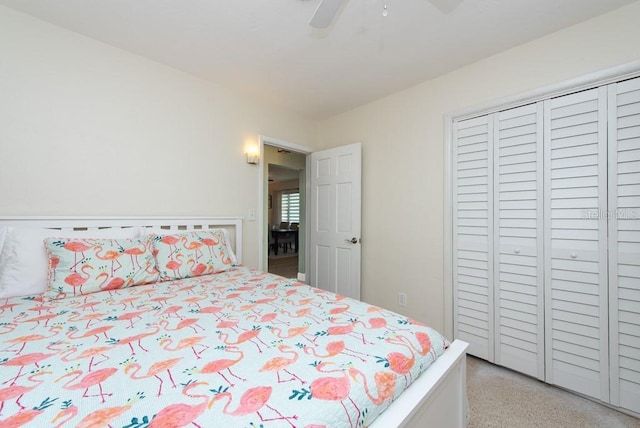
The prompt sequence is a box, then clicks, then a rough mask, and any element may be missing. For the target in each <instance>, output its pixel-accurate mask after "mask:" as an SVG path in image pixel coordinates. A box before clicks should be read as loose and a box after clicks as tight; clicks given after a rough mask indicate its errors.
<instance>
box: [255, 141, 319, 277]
mask: <svg viewBox="0 0 640 428" xmlns="http://www.w3.org/2000/svg"><path fill="white" fill-rule="evenodd" d="M258 139H259V144H260V159H261V160H262V162H258V210H257V211H258V217H257V220H258V270H261V271H264V270H266V269H265V268H266V267H267V266H268V264H267V258H268V253H266V252H265V248H268V242H267V241H266V239H267V238H268V236H267V234H266V230H267V227H268V225H267V224H266V223H265V222H266V219H267V217H268V213H267V210H268V207H267V205H266V203H265V200H266V198H265V195H264V188H265V169H266V168H268V167H267V165H265V162H264V146H265V144H266V145H268V146H272V147H278V148H281V149H287V150H291V151H292V152H297V153H301V154H303V155H305V157H306V161H305V175H306V180H305V192H306V194H307V195H308V194H309V191H310V190H311V187H310V184H309V178H310V177H311V175H310V171H309V167H310V159H309V155H310V154H311V153H312V152H313V150H312V149H311V148H309V147H307V146H303V145H300V144H296V143H291V142H289V141H285V140H280V139H278V138H274V137H269V136H267V135H259V136H258ZM305 208H306V209H305V219H304V221H305V224H308V223H309V198H306V201H305ZM304 241H305V252H304V253H305V254H304V255H305V260H304V265H305V270H307V269H308V266H309V264H308V262H309V228H308V227H305V240H304ZM298 279H299V280H301V281H304V280H305V278H300V277H299V278H298Z"/></svg>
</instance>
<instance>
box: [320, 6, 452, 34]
mask: <svg viewBox="0 0 640 428" xmlns="http://www.w3.org/2000/svg"><path fill="white" fill-rule="evenodd" d="M346 1H347V0H321V1H320V4H319V5H318V8H317V9H316V11H315V13H314V14H313V17H312V18H311V21H310V22H309V25H311V26H312V27H313V28H318V29H323V28H327V27H329V25H331V22H332V21H333V18H335V16H336V14H337V13H338V10H340V8H341V7H342V5H343V3H345V2H346ZM429 3H431V4H432V5H434V6H435V7H436V8H438V9H439V10H440V11H441V12H442V13H450V12H452V11H453V10H454V9H455V8H456V7H458V5H459V4H460V3H462V0H429ZM385 11H386V5H385Z"/></svg>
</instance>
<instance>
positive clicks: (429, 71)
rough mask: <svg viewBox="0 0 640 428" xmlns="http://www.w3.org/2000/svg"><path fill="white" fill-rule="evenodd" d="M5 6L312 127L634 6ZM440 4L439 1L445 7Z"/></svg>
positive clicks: (8, 0)
mask: <svg viewBox="0 0 640 428" xmlns="http://www.w3.org/2000/svg"><path fill="white" fill-rule="evenodd" d="M319 1H320V0H0V4H2V5H5V6H8V7H10V8H13V9H16V10H19V11H22V12H25V13H28V14H31V15H34V16H36V17H38V18H40V19H42V20H44V21H48V22H51V23H53V24H55V25H59V26H61V27H64V28H67V29H69V30H72V31H75V32H78V33H81V34H84V35H87V36H89V37H92V38H95V39H98V40H101V41H103V42H106V43H109V44H111V45H114V46H117V47H120V48H122V49H126V50H128V51H131V52H134V53H137V54H139V55H142V56H145V57H148V58H151V59H153V60H156V61H158V62H161V63H164V64H167V65H169V66H172V67H175V68H177V69H180V70H184V71H186V72H188V73H191V74H194V75H196V76H200V77H202V78H204V79H207V80H209V81H211V82H215V83H218V84H221V85H224V86H226V87H230V88H233V89H235V90H237V91H240V92H242V93H245V94H247V95H249V96H252V97H258V98H260V99H263V100H266V101H268V102H271V103H275V104H276V105H279V106H282V107H283V108H287V109H290V110H293V111H297V112H300V113H301V114H303V115H305V116H307V117H309V118H312V119H321V118H325V117H329V116H332V115H334V114H337V113H341V112H344V111H346V110H349V109H351V108H354V107H356V106H358V105H361V104H364V103H367V102H369V101H373V100H375V99H377V98H380V97H383V96H385V95H388V94H391V93H393V92H396V91H398V90H401V89H405V88H408V87H411V86H413V85H415V84H418V83H420V82H423V81H425V80H428V79H431V78H433V77H435V76H438V75H440V74H443V73H446V72H448V71H450V70H453V69H456V68H458V67H460V66H462V65H465V64H469V63H472V62H474V61H477V60H479V59H481V58H484V57H487V56H489V55H491V54H494V53H497V52H500V51H503V50H506V49H508V48H510V47H513V46H516V45H519V44H522V43H524V42H526V41H529V40H533V39H535V38H538V37H541V36H543V35H545V34H548V33H551V32H553V31H556V30H558V29H560V28H564V27H567V26H569V25H572V24H575V23H578V22H580V21H583V20H586V19H588V18H591V17H594V16H597V15H600V14H602V13H605V12H607V11H610V10H613V9H616V8H618V7H620V6H623V5H625V4H629V3H633V2H634V0H463V1H462V3H461V4H460V5H459V7H457V8H456V9H455V10H454V11H453V12H451V13H448V14H444V13H442V12H441V11H440V10H438V9H437V8H435V7H434V6H433V4H432V3H431V2H430V1H429V0H387V1H386V4H387V7H388V16H387V17H383V16H382V9H383V5H384V3H385V1H384V0H349V1H348V2H347V3H346V6H344V7H343V8H342V9H341V10H340V12H339V13H338V16H337V19H336V20H335V21H334V23H333V25H332V26H331V27H330V28H328V29H327V30H314V29H312V28H311V27H310V26H309V25H308V22H309V20H310V18H311V16H312V15H313V13H314V11H315V9H316V7H317V6H318V3H319ZM433 1H434V2H435V1H437V0H433Z"/></svg>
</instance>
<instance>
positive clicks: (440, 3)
mask: <svg viewBox="0 0 640 428" xmlns="http://www.w3.org/2000/svg"><path fill="white" fill-rule="evenodd" d="M429 3H431V4H432V5H434V6H435V7H436V8H438V10H439V11H440V12H442V13H445V14H447V13H451V12H453V11H454V9H455V8H457V7H458V6H460V3H462V0H429Z"/></svg>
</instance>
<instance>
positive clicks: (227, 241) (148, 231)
mask: <svg viewBox="0 0 640 428" xmlns="http://www.w3.org/2000/svg"><path fill="white" fill-rule="evenodd" d="M191 232H194V233H198V232H219V233H222V234H223V235H224V244H223V245H224V246H225V247H227V250H226V251H227V254H228V256H229V257H230V258H231V264H232V265H233V266H237V265H238V259H237V258H236V254H235V253H234V252H233V247H232V246H231V238H229V232H228V231H227V230H226V229H202V230H190V231H186V230H185V231H178V230H169V229H160V228H155V227H145V228H142V235H143V236H147V235H160V236H165V235H181V234H186V233H191Z"/></svg>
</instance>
